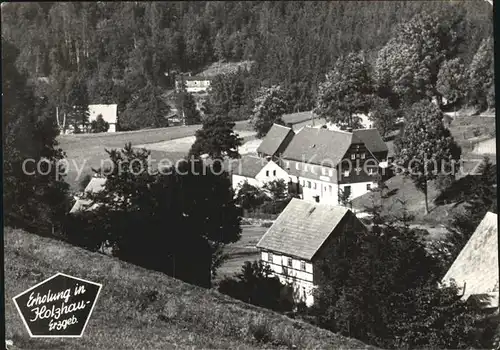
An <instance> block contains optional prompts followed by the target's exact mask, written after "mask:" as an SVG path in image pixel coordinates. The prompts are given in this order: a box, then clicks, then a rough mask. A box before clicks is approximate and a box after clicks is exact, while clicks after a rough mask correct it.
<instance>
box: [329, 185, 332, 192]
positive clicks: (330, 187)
mask: <svg viewBox="0 0 500 350" xmlns="http://www.w3.org/2000/svg"><path fill="white" fill-rule="evenodd" d="M328 190H329V191H330V193H332V185H328Z"/></svg>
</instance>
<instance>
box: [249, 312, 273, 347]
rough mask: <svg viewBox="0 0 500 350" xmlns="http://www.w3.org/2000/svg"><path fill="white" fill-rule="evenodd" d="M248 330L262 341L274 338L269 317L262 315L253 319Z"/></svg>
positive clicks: (267, 341)
mask: <svg viewBox="0 0 500 350" xmlns="http://www.w3.org/2000/svg"><path fill="white" fill-rule="evenodd" d="M248 332H249V333H250V334H251V335H252V336H253V337H254V339H255V340H257V341H258V342H261V343H269V342H270V341H271V339H272V328H271V325H270V323H269V321H268V320H267V319H265V318H263V317H261V316H260V317H257V318H255V319H253V320H252V322H251V323H250V325H249V326H248Z"/></svg>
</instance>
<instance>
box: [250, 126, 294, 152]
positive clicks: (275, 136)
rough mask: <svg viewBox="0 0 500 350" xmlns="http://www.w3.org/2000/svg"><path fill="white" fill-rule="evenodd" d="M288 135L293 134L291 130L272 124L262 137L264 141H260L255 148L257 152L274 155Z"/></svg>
mask: <svg viewBox="0 0 500 350" xmlns="http://www.w3.org/2000/svg"><path fill="white" fill-rule="evenodd" d="M289 133H292V134H294V132H293V130H292V129H290V128H287V127H286V126H283V125H279V124H273V126H272V127H271V129H269V131H268V133H267V135H266V136H265V137H264V140H262V143H261V144H260V145H259V147H258V148H257V152H258V153H264V154H268V155H274V154H275V153H276V151H277V150H278V148H279V147H280V146H281V145H282V144H283V141H285V138H286V137H287V136H288V134H289Z"/></svg>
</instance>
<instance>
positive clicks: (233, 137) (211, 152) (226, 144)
mask: <svg viewBox="0 0 500 350" xmlns="http://www.w3.org/2000/svg"><path fill="white" fill-rule="evenodd" d="M234 125H235V124H234V122H232V121H230V120H229V119H228V118H224V117H221V116H218V115H214V116H211V117H209V118H206V119H205V120H204V121H203V126H202V128H201V129H200V130H197V131H196V140H195V142H194V144H193V145H192V146H191V149H190V150H189V156H190V157H199V156H201V155H203V154H208V156H209V157H210V158H212V159H219V160H222V159H224V158H225V157H226V156H227V157H229V158H239V157H240V155H239V153H238V147H239V146H241V144H242V139H241V138H240V137H238V135H237V134H236V133H235V132H234Z"/></svg>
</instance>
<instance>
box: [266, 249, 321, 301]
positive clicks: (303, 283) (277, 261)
mask: <svg viewBox="0 0 500 350" xmlns="http://www.w3.org/2000/svg"><path fill="white" fill-rule="evenodd" d="M271 255H272V258H271ZM261 260H262V262H264V263H266V264H267V265H269V267H270V268H271V270H272V271H273V274H274V275H276V276H277V277H278V278H279V279H280V282H281V283H283V284H287V283H291V284H293V289H294V298H295V300H296V301H304V302H305V303H306V305H307V306H311V305H312V304H313V303H314V297H313V295H312V292H313V290H314V284H313V265H312V263H311V262H310V261H305V260H301V259H297V258H294V257H291V256H287V255H283V254H281V253H278V252H274V253H271V252H264V251H263V252H261Z"/></svg>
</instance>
